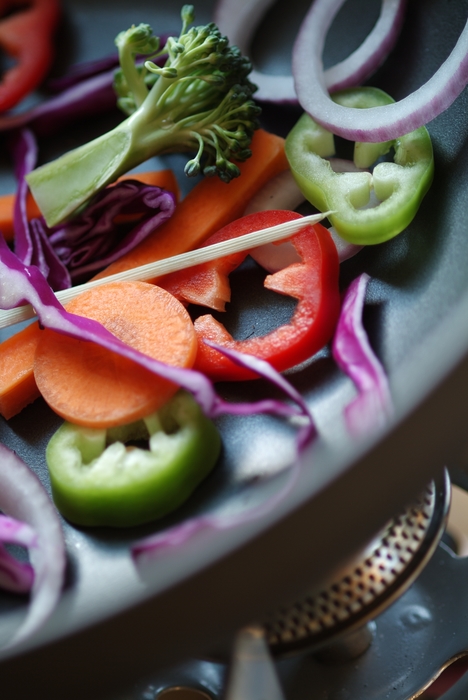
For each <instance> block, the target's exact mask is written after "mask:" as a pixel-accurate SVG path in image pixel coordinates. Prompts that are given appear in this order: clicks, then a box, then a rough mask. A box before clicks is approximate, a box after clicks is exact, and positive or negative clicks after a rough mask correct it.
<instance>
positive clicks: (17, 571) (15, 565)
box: [0, 515, 37, 593]
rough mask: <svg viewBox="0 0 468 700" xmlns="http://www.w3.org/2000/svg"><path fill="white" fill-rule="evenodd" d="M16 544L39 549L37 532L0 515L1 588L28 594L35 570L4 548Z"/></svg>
mask: <svg viewBox="0 0 468 700" xmlns="http://www.w3.org/2000/svg"><path fill="white" fill-rule="evenodd" d="M3 543H6V544H16V545H19V546H21V547H27V548H28V549H31V548H32V547H37V535H36V532H35V530H34V529H33V528H32V527H30V525H27V524H26V523H23V522H21V521H19V520H16V519H15V518H11V517H9V516H8V515H0V588H4V589H6V590H7V591H11V592H13V593H27V592H29V591H30V590H31V588H32V585H33V582H34V569H33V567H32V566H31V564H29V563H28V562H22V561H19V560H18V559H17V558H16V557H14V556H12V554H10V552H8V550H7V549H6V548H5V547H4V546H3Z"/></svg>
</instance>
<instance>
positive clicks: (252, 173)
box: [95, 129, 289, 279]
mask: <svg viewBox="0 0 468 700" xmlns="http://www.w3.org/2000/svg"><path fill="white" fill-rule="evenodd" d="M252 154H253V155H252V157H251V158H249V159H248V160H246V161H245V163H240V164H239V168H240V171H241V175H240V177H237V178H235V180H231V182H230V183H229V184H226V183H225V182H222V181H221V180H220V179H219V178H217V177H214V178H204V179H203V180H201V181H200V182H199V183H198V184H197V185H196V186H195V187H194V188H193V189H192V190H191V191H190V192H189V193H188V195H187V196H186V197H185V198H184V199H183V200H182V202H181V203H180V204H179V205H178V206H177V209H176V212H175V214H174V215H173V216H172V217H171V218H170V219H169V220H168V221H167V222H166V223H165V224H164V226H161V227H160V228H158V230H157V232H156V233H155V235H154V236H148V237H147V238H146V239H145V240H144V241H142V242H141V243H140V244H139V245H137V246H136V247H135V248H133V249H132V250H130V251H129V252H128V253H127V254H126V255H123V256H122V257H121V258H119V259H118V260H116V261H115V262H113V263H111V264H110V265H109V266H108V267H106V269H105V270H103V271H102V272H99V273H98V274H97V275H96V276H95V278H97V279H99V278H101V277H106V276H107V275H112V274H115V273H117V272H122V271H124V270H130V269H132V268H134V267H139V266H140V265H144V264H145V263H147V262H150V261H154V260H162V259H163V258H169V257H171V256H172V255H177V254H178V253H184V252H186V251H188V250H193V249H194V248H197V247H198V246H200V245H201V243H203V241H205V240H206V239H207V238H208V236H211V234H212V233H215V231H217V230H218V229H220V228H222V227H223V226H225V225H226V224H228V223H229V222H230V221H233V220H234V219H237V218H238V217H239V216H241V214H242V213H243V211H244V208H245V204H246V202H247V201H248V200H249V199H250V197H251V196H252V195H253V194H254V193H255V192H257V190H259V189H260V188H261V187H263V185H264V184H265V183H266V182H268V180H270V179H271V178H272V177H274V176H275V175H277V174H278V173H279V172H281V171H282V170H287V169H288V168H289V164H288V162H287V160H286V156H285V154H284V140H283V139H282V138H280V137H279V136H275V135H274V134H270V133H268V132H266V131H263V130H262V129H259V130H257V131H256V132H255V134H254V137H253V139H252Z"/></svg>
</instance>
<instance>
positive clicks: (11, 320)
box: [0, 212, 331, 328]
mask: <svg viewBox="0 0 468 700" xmlns="http://www.w3.org/2000/svg"><path fill="white" fill-rule="evenodd" d="M329 214H331V212H325V213H323V214H322V213H320V214H311V215H310V216H303V217H301V218H300V219H293V220H292V221H286V222H285V223H283V224H278V225H276V226H269V227H268V228H264V229H260V230H259V231H254V232H253V233H247V234H245V235H243V236H238V237H237V238H232V239H231V240H229V241H223V242H221V243H214V244H213V245H209V246H205V247H204V248H197V249H196V250H191V251H189V252H188V253H181V254H180V255H174V256H172V257H170V258H164V259H163V260H157V261H155V262H151V263H147V264H146V265H141V266H140V267H135V268H133V269H131V270H125V271H124V272H118V273H116V274H114V275H109V276H107V277H101V278H100V279H97V280H92V281H91V282H86V283H85V284H79V285H76V286H75V287H70V289H63V290H61V291H59V292H56V294H55V296H56V297H57V299H58V300H59V301H60V302H61V303H62V304H66V303H67V302H69V301H71V300H72V299H74V298H75V297H77V296H78V295H79V294H81V293H82V292H85V291H87V290H88V289H92V288H93V287H97V286H99V285H102V284H108V283H109V282H117V281H119V282H122V281H131V280H141V281H145V280H152V279H155V278H156V277H162V276H163V275H167V274H169V273H170V272H177V271H178V270H184V269H186V268H188V267H193V266H194V265H199V264H200V263H204V262H210V261H211V260H216V259H217V258H222V257H224V256H226V255H231V254H232V253H238V252H240V251H243V250H250V249H252V248H256V247H258V246H261V245H264V244H265V243H273V242H275V241H281V240H283V239H287V238H290V237H291V236H292V235H294V234H295V233H297V232H298V231H300V230H301V228H303V227H304V226H307V225H310V224H316V223H318V222H319V221H322V219H324V218H325V217H327V216H328V215H329ZM35 315H36V314H35V311H34V309H33V307H32V306H31V305H30V304H25V305H24V306H17V307H16V308H15V309H9V310H6V311H0V328H7V327H8V326H12V325H14V324H15V323H19V322H20V321H26V320H28V319H30V318H34V316H35Z"/></svg>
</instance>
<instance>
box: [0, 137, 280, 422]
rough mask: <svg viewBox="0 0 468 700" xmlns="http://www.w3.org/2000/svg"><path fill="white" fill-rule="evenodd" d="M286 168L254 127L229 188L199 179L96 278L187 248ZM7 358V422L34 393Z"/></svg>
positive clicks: (0, 361)
mask: <svg viewBox="0 0 468 700" xmlns="http://www.w3.org/2000/svg"><path fill="white" fill-rule="evenodd" d="M288 167H289V166H288V162H287V160H286V156H285V154H284V139H282V138H280V137H279V136H276V135H274V134H270V133H268V132H266V131H263V130H261V129H259V130H258V131H256V132H255V135H254V138H253V141H252V157H251V158H249V159H248V160H247V161H245V163H241V164H240V170H241V173H242V174H241V176H240V177H238V178H236V179H235V180H232V181H231V182H230V183H229V185H227V184H225V183H223V182H221V181H220V180H218V178H205V179H204V180H201V181H200V182H199V183H197V185H195V187H194V188H193V189H192V190H191V192H190V193H189V194H188V195H187V196H186V197H185V199H183V200H182V202H180V204H178V205H177V208H176V211H175V213H174V215H173V216H172V217H171V218H170V219H169V220H168V221H167V222H166V223H165V224H163V226H161V227H159V228H158V229H157V230H156V231H155V232H154V234H153V235H150V236H148V238H147V239H146V241H143V242H142V243H141V244H140V245H139V246H137V247H136V248H134V250H133V251H131V252H129V253H128V254H127V255H125V256H124V257H123V258H121V260H120V261H116V262H115V263H113V264H112V265H110V266H109V267H107V268H106V270H104V271H103V272H101V273H99V275H96V277H104V276H106V275H108V274H113V273H116V272H119V271H121V270H124V269H131V268H133V267H137V266H139V265H141V264H144V263H147V262H150V261H152V260H162V259H163V258H166V257H169V256H171V255H177V254H178V253H184V252H186V251H188V250H193V249H194V248H196V247H197V246H199V245H200V244H201V243H202V242H203V241H204V240H206V239H207V238H208V237H209V236H210V235H211V234H212V233H214V232H215V231H217V230H218V229H219V228H221V227H222V226H224V225H225V224H227V223H229V222H230V221H232V220H234V219H236V218H238V217H239V216H240V215H241V214H242V213H243V210H244V207H245V203H246V202H247V201H248V200H249V199H250V198H251V197H252V195H253V194H255V192H257V191H258V190H259V189H260V188H261V187H263V185H264V184H265V183H266V182H268V180H270V179H271V178H273V177H275V175H277V174H278V173H280V172H281V171H283V170H286V169H287V168H288ZM33 327H35V328H36V331H35V332H36V337H37V339H38V338H39V335H40V332H39V329H38V326H37V324H33ZM23 333H24V331H20V332H19V333H18V334H17V336H16V341H15V349H16V351H17V352H21V349H22V342H23V341H22V337H23ZM30 333H31V334H32V333H33V332H32V331H30ZM29 341H30V339H29ZM13 354H14V352H12V351H11V348H10V347H9V346H5V343H2V344H0V367H2V368H3V369H2V372H0V413H1V414H2V415H3V416H5V417H8V418H10V417H11V416H12V415H15V413H18V412H19V411H20V410H22V408H24V407H25V406H27V405H28V404H29V403H31V402H32V401H34V400H35V399H36V397H37V390H36V389H35V387H34V391H33V390H32V389H31V383H32V384H33V386H34V378H33V363H32V362H30V363H29V364H27V363H25V365H21V366H20V367H18V363H17V362H16V361H15V360H14V358H13ZM19 375H21V376H19ZM9 392H11V394H12V397H11V399H10V401H11V403H12V405H14V406H15V407H16V408H15V413H9V415H8V416H7V415H6V414H4V413H3V408H2V397H4V396H5V395H8V393H9Z"/></svg>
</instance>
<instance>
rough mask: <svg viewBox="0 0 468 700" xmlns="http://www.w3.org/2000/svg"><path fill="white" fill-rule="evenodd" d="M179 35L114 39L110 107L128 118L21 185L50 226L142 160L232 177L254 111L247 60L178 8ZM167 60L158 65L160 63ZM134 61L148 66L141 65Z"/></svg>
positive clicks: (144, 31) (243, 154)
mask: <svg viewBox="0 0 468 700" xmlns="http://www.w3.org/2000/svg"><path fill="white" fill-rule="evenodd" d="M181 16H182V30H181V33H180V35H179V36H178V37H170V38H168V39H167V41H166V43H165V45H164V46H160V40H159V38H158V37H156V36H154V35H153V32H152V29H151V27H150V26H149V25H147V24H140V25H139V26H138V27H131V28H130V29H128V30H127V31H125V32H121V33H120V34H119V35H118V36H117V38H116V44H117V47H118V50H119V59H120V69H119V70H118V71H117V73H116V77H115V90H116V93H117V97H118V100H117V104H118V106H119V107H120V109H121V110H122V111H123V112H124V113H125V114H126V115H127V118H126V119H125V120H124V121H123V122H121V123H120V124H119V125H118V126H117V127H115V128H114V129H112V130H111V131H109V132H108V133H106V134H104V135H102V136H100V137H98V138H97V139H94V140H93V141H91V142H90V143H88V144H85V145H84V146H81V147H79V148H76V149H74V150H73V151H70V152H69V153H66V154H65V155H63V156H61V157H60V158H58V159H57V160H55V161H53V162H51V163H47V164H46V165H43V166H41V167H39V168H37V169H36V170H34V171H33V172H32V173H30V174H29V175H28V177H27V180H28V183H29V186H30V188H31V191H32V193H33V195H34V198H35V199H36V202H37V204H38V205H39V208H40V209H41V211H42V213H43V215H44V217H45V219H46V222H47V224H48V225H49V226H54V225H56V224H57V223H60V222H61V221H63V220H64V219H66V218H68V217H70V216H71V215H73V214H74V213H75V212H76V211H77V210H81V209H82V207H83V206H84V205H85V204H87V202H88V201H89V200H90V199H91V198H92V196H93V195H94V194H95V193H96V192H98V191H99V190H100V189H102V188H103V187H105V186H106V185H108V184H110V183H112V182H113V181H114V180H116V179H117V178H118V177H119V176H120V175H122V174H123V173H125V172H127V171H128V170H130V169H132V168H134V167H135V166H137V165H139V164H140V163H142V162H144V161H145V160H147V159H148V158H150V157H152V156H155V155H159V154H162V153H174V152H186V151H188V152H194V153H195V155H194V157H193V158H191V159H190V160H189V161H188V162H187V164H186V166H185V173H186V175H188V176H194V175H198V174H200V173H203V174H204V175H208V176H213V175H217V176H219V177H220V178H221V179H222V180H223V181H225V182H230V180H231V179H232V178H234V177H237V176H238V175H239V174H240V171H239V168H238V166H237V165H236V163H235V162H234V161H237V162H241V161H244V160H246V159H247V158H249V156H250V155H251V151H250V148H249V147H250V142H251V139H252V135H253V132H254V131H255V129H257V128H258V127H259V122H258V117H259V113H260V108H259V107H258V106H257V105H256V104H255V102H254V101H253V99H252V95H253V93H254V92H255V90H256V86H255V85H253V84H252V83H251V82H250V80H249V78H248V76H249V73H250V71H251V63H250V61H249V60H248V59H247V58H245V57H243V56H242V55H241V53H240V51H239V49H238V48H237V47H235V46H229V42H228V39H227V37H225V36H223V35H222V34H221V33H220V31H219V29H218V28H217V27H216V25H215V24H213V23H210V24H207V25H206V26H200V27H194V26H192V27H191V26H190V25H191V24H192V22H193V19H194V10H193V7H192V6H191V5H185V6H184V7H183V8H182V12H181ZM164 56H166V57H167V58H166V60H165V61H164V62H163V64H162V65H157V63H156V61H157V59H158V58H161V57H164ZM141 57H145V58H146V60H145V61H144V62H143V63H141Z"/></svg>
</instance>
